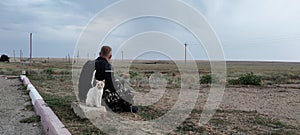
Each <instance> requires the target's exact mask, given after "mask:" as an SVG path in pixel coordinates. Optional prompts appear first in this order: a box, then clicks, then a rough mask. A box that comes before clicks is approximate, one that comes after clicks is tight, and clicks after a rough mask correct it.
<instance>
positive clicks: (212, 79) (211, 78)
mask: <svg viewBox="0 0 300 135" xmlns="http://www.w3.org/2000/svg"><path fill="white" fill-rule="evenodd" d="M200 83H201V84H210V83H217V77H216V76H215V75H211V74H208V75H204V76H202V77H201V79H200Z"/></svg>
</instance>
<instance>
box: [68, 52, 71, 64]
mask: <svg viewBox="0 0 300 135" xmlns="http://www.w3.org/2000/svg"><path fill="white" fill-rule="evenodd" d="M68 60H69V64H71V58H70V54H69V53H68Z"/></svg>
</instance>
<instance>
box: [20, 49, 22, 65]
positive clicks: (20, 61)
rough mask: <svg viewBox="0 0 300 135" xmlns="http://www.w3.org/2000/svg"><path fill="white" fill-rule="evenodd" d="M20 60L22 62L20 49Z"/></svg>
mask: <svg viewBox="0 0 300 135" xmlns="http://www.w3.org/2000/svg"><path fill="white" fill-rule="evenodd" d="M20 62H22V50H20Z"/></svg>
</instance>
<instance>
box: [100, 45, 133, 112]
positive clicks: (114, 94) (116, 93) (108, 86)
mask: <svg viewBox="0 0 300 135" xmlns="http://www.w3.org/2000/svg"><path fill="white" fill-rule="evenodd" d="M111 57H112V49H111V47H109V46H103V47H102V48H101V51H100V57H98V58H97V59H96V61H95V70H96V73H95V79H96V80H100V81H102V80H105V86H104V89H103V90H104V92H103V96H102V98H103V99H104V101H105V103H106V105H107V106H108V107H109V108H110V109H112V111H131V112H137V111H138V108H137V107H136V106H132V104H133V93H132V92H128V91H129V90H127V89H126V88H124V87H123V86H121V85H122V84H121V83H120V82H119V81H118V80H115V78H114V72H113V68H112V66H111V64H110V63H109V61H110V59H111ZM115 86H116V87H115ZM124 89H125V91H126V92H123V91H124ZM124 93H125V95H129V97H130V99H132V100H131V101H128V100H124V97H123V96H122V97H121V96H120V95H124ZM127 93H128V94H127ZM127 97H128V96H127Z"/></svg>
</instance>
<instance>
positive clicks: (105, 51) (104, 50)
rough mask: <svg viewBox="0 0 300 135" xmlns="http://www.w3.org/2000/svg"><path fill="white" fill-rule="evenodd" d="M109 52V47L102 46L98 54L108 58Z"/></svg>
mask: <svg viewBox="0 0 300 135" xmlns="http://www.w3.org/2000/svg"><path fill="white" fill-rule="evenodd" d="M111 50H112V49H111V47H109V46H102V48H101V52H100V54H101V55H103V56H108V55H109V53H110V52H111Z"/></svg>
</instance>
